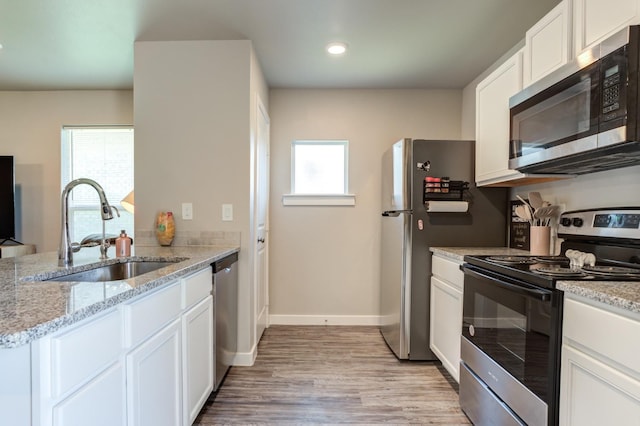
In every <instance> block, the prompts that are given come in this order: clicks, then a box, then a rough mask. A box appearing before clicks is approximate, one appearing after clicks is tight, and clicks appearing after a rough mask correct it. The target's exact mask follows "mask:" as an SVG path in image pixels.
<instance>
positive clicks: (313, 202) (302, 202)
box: [282, 194, 356, 206]
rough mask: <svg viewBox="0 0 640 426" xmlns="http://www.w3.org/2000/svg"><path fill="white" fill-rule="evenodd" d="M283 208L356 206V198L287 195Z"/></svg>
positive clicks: (344, 195)
mask: <svg viewBox="0 0 640 426" xmlns="http://www.w3.org/2000/svg"><path fill="white" fill-rule="evenodd" d="M282 205H283V206H355V205H356V196H355V195H353V194H332V195H301V194H285V195H283V196H282Z"/></svg>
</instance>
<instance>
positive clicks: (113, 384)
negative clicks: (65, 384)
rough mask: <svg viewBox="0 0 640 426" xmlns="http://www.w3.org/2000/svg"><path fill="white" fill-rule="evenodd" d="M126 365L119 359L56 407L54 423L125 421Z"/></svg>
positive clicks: (102, 425)
mask: <svg viewBox="0 0 640 426" xmlns="http://www.w3.org/2000/svg"><path fill="white" fill-rule="evenodd" d="M125 419H126V409H125V382H124V368H123V366H122V363H121V362H118V363H117V364H115V365H114V366H112V367H111V368H109V369H108V370H106V371H105V372H104V373H102V374H101V375H99V376H98V377H96V378H95V379H93V380H92V381H90V382H89V383H87V384H86V385H84V386H83V387H82V388H80V389H79V390H78V391H77V392H75V393H73V394H72V395H71V396H69V397H68V398H65V399H64V400H63V401H62V402H60V403H59V404H58V405H56V406H55V407H53V425H54V426H65V425H91V426H114V425H123V424H125V421H126V420H125Z"/></svg>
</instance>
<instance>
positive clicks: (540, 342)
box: [460, 264, 562, 425]
mask: <svg viewBox="0 0 640 426" xmlns="http://www.w3.org/2000/svg"><path fill="white" fill-rule="evenodd" d="M463 270H464V273H465V277H464V299H463V300H464V302H463V325H462V345H461V347H462V348H461V364H462V365H461V367H462V368H461V370H462V369H465V379H464V382H463V379H462V377H461V379H460V403H461V405H462V406H463V410H465V412H467V415H468V416H469V417H470V418H471V419H472V420H474V417H473V416H480V417H477V419H478V420H480V419H482V417H481V416H482V415H483V410H485V411H486V409H485V408H483V407H486V404H485V403H478V401H482V400H483V399H484V398H486V396H482V395H477V394H478V390H477V389H484V388H486V390H487V392H489V393H491V394H492V395H491V396H492V397H495V398H497V400H498V401H499V402H501V403H504V405H506V406H507V407H508V408H506V407H505V410H506V411H507V412H510V413H509V414H512V413H515V415H516V416H517V417H516V421H514V422H513V423H511V422H505V423H501V424H519V423H518V421H517V419H521V421H522V422H523V423H525V424H528V425H547V424H554V420H553V419H556V418H557V413H556V411H557V398H558V386H559V383H558V377H559V366H560V364H559V343H560V340H559V339H560V337H561V336H560V327H561V315H562V297H561V293H560V292H557V291H552V290H548V289H544V288H540V287H537V286H534V285H531V284H528V283H526V282H522V281H519V280H516V279H513V278H510V277H506V276H503V275H500V274H497V273H495V272H490V271H485V270H483V269H481V268H477V267H475V266H472V265H468V264H465V266H464V268H463ZM474 381H475V382H479V383H472V382H474ZM468 389H470V390H471V391H469V390H468ZM474 389H475V390H474ZM465 408H467V409H465ZM478 410H479V411H478ZM468 411H471V412H472V413H471V414H470V413H469V412H468ZM474 411H478V412H477V413H473V412H474ZM549 420H551V421H549ZM479 423H482V421H479Z"/></svg>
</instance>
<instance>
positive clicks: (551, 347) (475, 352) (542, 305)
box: [460, 207, 640, 426]
mask: <svg viewBox="0 0 640 426" xmlns="http://www.w3.org/2000/svg"><path fill="white" fill-rule="evenodd" d="M558 236H559V237H560V238H562V239H564V241H563V243H562V245H561V254H560V256H465V258H464V260H465V264H464V265H463V270H464V273H465V278H464V302H463V324H462V344H461V354H460V358H461V368H460V405H461V407H462V409H463V410H464V412H465V413H466V414H467V416H468V417H469V419H470V420H471V421H472V422H473V423H474V424H476V425H489V424H490V425H532V426H534V425H557V424H558V395H559V385H560V383H559V378H560V368H561V366H560V348H561V338H562V305H563V293H562V292H561V291H560V290H557V289H556V283H557V282H558V281H560V280H564V281H568V280H571V281H573V280H598V281H603V280H606V281H610V280H613V281H640V207H628V208H605V209H593V210H580V211H572V212H565V213H563V214H562V215H561V217H560V220H559V225H558Z"/></svg>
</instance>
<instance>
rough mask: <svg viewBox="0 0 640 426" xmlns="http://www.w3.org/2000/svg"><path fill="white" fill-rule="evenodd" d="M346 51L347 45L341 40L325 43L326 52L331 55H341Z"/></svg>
mask: <svg viewBox="0 0 640 426" xmlns="http://www.w3.org/2000/svg"><path fill="white" fill-rule="evenodd" d="M346 51H347V45H346V44H345V43H341V42H335V43H329V44H328V45H327V52H329V54H331V55H336V56H337V55H342V54H344V52H346Z"/></svg>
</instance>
